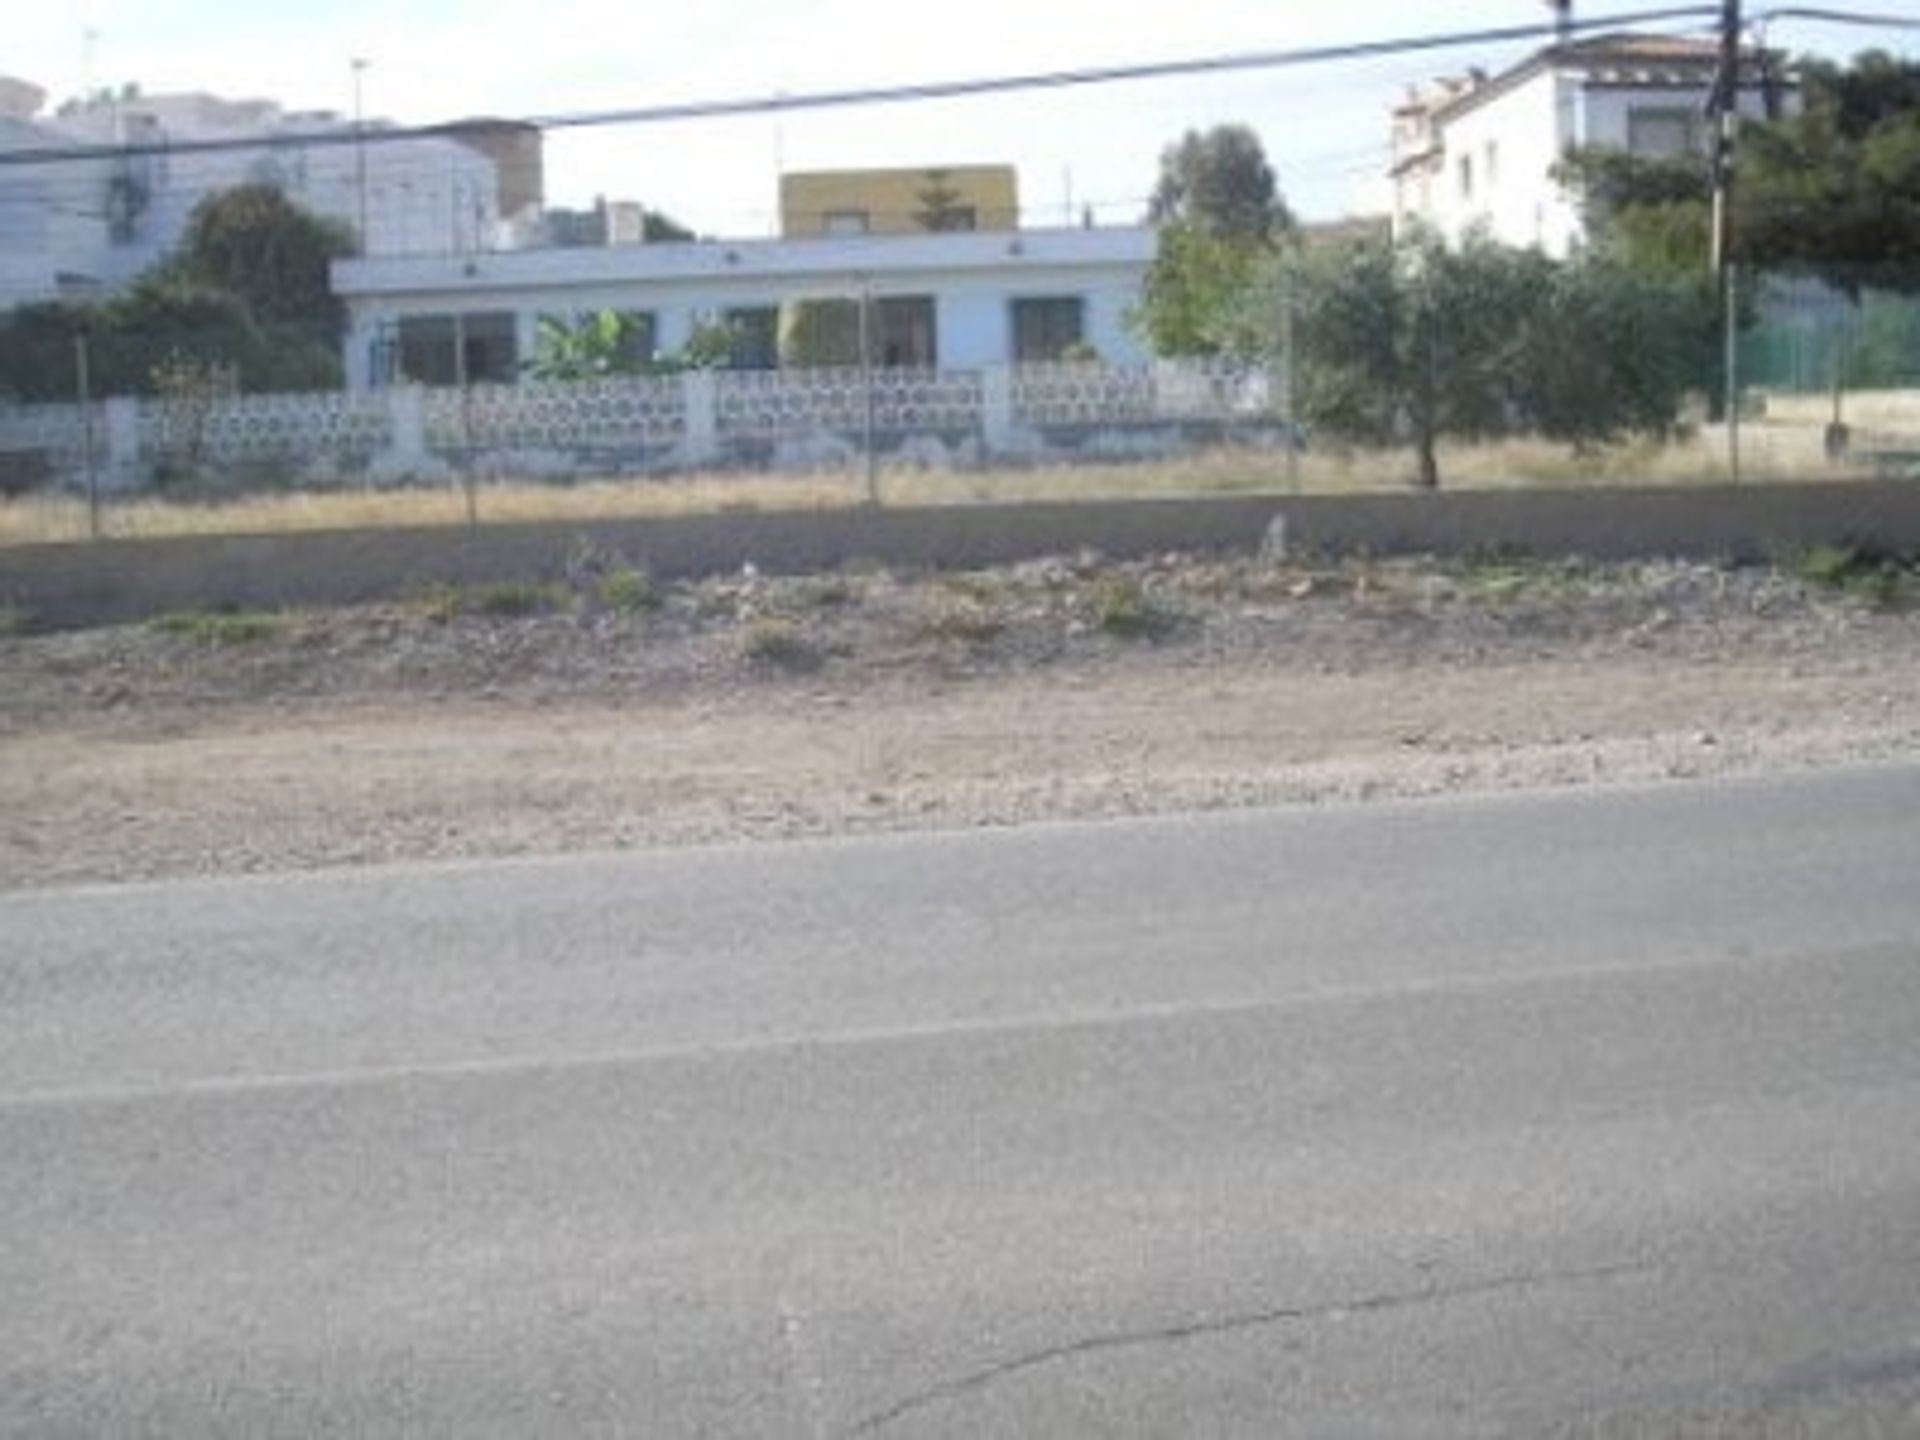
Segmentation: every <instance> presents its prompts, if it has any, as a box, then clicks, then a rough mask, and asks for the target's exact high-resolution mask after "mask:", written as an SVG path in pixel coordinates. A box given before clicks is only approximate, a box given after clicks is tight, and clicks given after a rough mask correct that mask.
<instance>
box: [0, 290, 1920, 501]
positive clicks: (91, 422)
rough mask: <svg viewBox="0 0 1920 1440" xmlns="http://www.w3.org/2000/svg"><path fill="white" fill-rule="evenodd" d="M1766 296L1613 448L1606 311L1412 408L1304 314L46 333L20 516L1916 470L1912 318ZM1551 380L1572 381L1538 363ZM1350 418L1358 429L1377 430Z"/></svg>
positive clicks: (1453, 380)
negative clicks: (1088, 338) (361, 331)
mask: <svg viewBox="0 0 1920 1440" xmlns="http://www.w3.org/2000/svg"><path fill="white" fill-rule="evenodd" d="M1744 294H1745V299H1744V300H1743V302H1742V306H1741V313H1740V314H1739V316H1738V317H1737V319H1738V322H1739V324H1738V328H1737V329H1736V332H1735V336H1736V341H1737V343H1736V345H1735V346H1734V347H1733V348H1734V360H1735V363H1736V365H1737V375H1736V380H1737V387H1738V403H1737V404H1736V405H1735V406H1734V407H1732V409H1731V410H1730V411H1725V412H1723V411H1722V410H1721V408H1720V407H1719V406H1718V405H1717V404H1716V401H1717V398H1718V395H1719V391H1720V387H1721V385H1722V383H1723V376H1722V374H1721V373H1720V365H1721V364H1722V355H1723V351H1722V347H1721V346H1720V345H1718V344H1717V343H1707V344H1703V345H1700V346H1698V347H1696V348H1697V352H1698V353H1697V355H1696V357H1695V359H1694V360H1691V361H1688V362H1687V363H1688V364H1690V365H1692V366H1693V369H1691V370H1689V371H1688V372H1686V373H1684V374H1682V375H1680V376H1679V377H1678V379H1677V380H1676V379H1675V378H1674V377H1673V376H1671V375H1666V376H1664V377H1660V379H1661V383H1662V384H1665V385H1668V386H1669V387H1677V389H1676V393H1675V394H1674V395H1673V396H1672V397H1671V400H1672V403H1671V414H1670V423H1665V422H1662V423H1658V424H1651V423H1649V424H1647V425H1644V426H1641V427H1640V428H1638V429H1636V428H1635V426H1636V424H1638V423H1639V422H1634V423H1629V424H1627V425H1625V426H1624V427H1623V428H1622V430H1621V432H1620V433H1619V435H1618V436H1617V437H1614V438H1615V440H1616V441H1617V442H1618V443H1606V442H1604V441H1603V442H1600V443H1596V442H1595V440H1594V438H1593V437H1592V436H1590V435H1585V434H1582V435H1579V436H1577V437H1574V438H1571V439H1570V438H1569V434H1568V432H1567V431H1566V429H1565V428H1564V427H1561V428H1557V429H1556V427H1555V425H1554V424H1553V423H1552V421H1553V416H1552V415H1551V414H1548V413H1546V410H1545V409H1544V408H1540V409H1539V413H1536V408H1539V407H1551V406H1552V405H1556V404H1564V403H1569V394H1571V403H1585V402H1586V401H1587V400H1588V399H1590V398H1591V397H1590V396H1588V395H1586V394H1584V393H1582V386H1584V385H1588V384H1589V383H1590V384H1591V386H1593V387H1598V386H1600V385H1603V384H1604V385H1611V386H1615V387H1618V386H1621V385H1623V384H1624V385H1627V386H1629V387H1632V386H1636V385H1641V384H1642V383H1643V382H1645V383H1646V384H1651V383H1652V381H1651V380H1650V379H1649V377H1648V376H1646V375H1642V374H1640V367H1641V363H1642V362H1641V359H1640V357H1639V356H1638V354H1637V353H1636V351H1635V349H1634V347H1633V345H1632V344H1630V343H1625V344H1623V343H1620V342H1619V341H1618V340H1617V339H1616V340H1608V339H1606V338H1605V337H1604V336H1603V335H1601V334H1600V333H1599V332H1597V331H1596V330H1594V329H1593V328H1592V327H1593V325H1594V320H1593V317H1592V316H1588V317H1586V319H1585V320H1582V319H1581V318H1580V317H1579V316H1571V317H1569V319H1568V321H1567V325H1568V328H1567V329H1566V331H1565V332H1564V333H1555V334H1552V335H1549V336H1548V337H1547V339H1546V343H1545V344H1544V346H1542V345H1539V344H1537V343H1536V346H1535V350H1534V351H1533V352H1532V353H1533V356H1534V358H1533V360H1532V361H1525V359H1524V357H1522V359H1523V363H1524V365H1525V366H1530V367H1531V368H1530V370H1529V371H1528V373H1524V374H1519V375H1516V374H1514V373H1511V372H1512V371H1513V369H1514V366H1515V363H1516V362H1514V361H1513V360H1512V358H1511V357H1506V358H1505V359H1503V361H1502V363H1503V364H1505V365H1506V366H1507V367H1508V372H1509V373H1507V374H1505V375H1504V376H1502V377H1498V378H1496V377H1492V376H1490V375H1489V376H1483V375H1481V374H1480V373H1479V371H1478V369H1477V368H1476V367H1478V366H1479V365H1481V364H1482V363H1483V360H1484V356H1483V355H1480V356H1476V355H1475V354H1469V353H1468V352H1467V351H1466V350H1465V349H1463V348H1461V347H1459V346H1457V345H1455V344H1454V341H1455V339H1456V338H1457V336H1456V335H1454V334H1452V333H1450V332H1449V331H1448V330H1447V329H1446V328H1445V326H1446V325H1447V324H1448V323H1453V324H1457V325H1461V326H1466V325H1468V324H1469V319H1470V317H1460V316H1456V317H1453V319H1452V320H1451V321H1449V320H1448V317H1446V316H1440V317H1437V319H1436V321H1435V326H1436V328H1434V329H1433V330H1432V331H1431V332H1430V333H1427V334H1425V335H1424V338H1423V339H1422V341H1421V343H1422V344H1423V345H1424V346H1425V347H1426V349H1425V350H1424V351H1423V352H1422V353H1421V354H1420V355H1419V356H1416V357H1412V358H1415V359H1418V360H1419V361H1420V364H1416V365H1412V366H1411V367H1409V366H1408V365H1407V364H1404V363H1403V364H1401V365H1400V366H1399V371H1400V372H1401V373H1400V375H1399V379H1400V381H1401V382H1402V388H1401V389H1400V390H1399V391H1394V390H1390V389H1383V388H1380V385H1379V384H1377V383H1376V382H1375V380H1374V379H1373V378H1371V377H1369V376H1360V377H1358V378H1356V377H1355V375H1354V374H1351V373H1348V372H1347V371H1345V370H1343V369H1342V368H1341V367H1340V365H1339V364H1336V363H1333V362H1332V361H1330V360H1329V358H1328V356H1327V355H1325V354H1323V353H1320V351H1318V350H1316V349H1315V348H1314V345H1315V343H1316V341H1315V334H1314V332H1313V330H1312V329H1311V327H1309V328H1308V330H1307V331H1306V332H1305V333H1304V334H1302V336H1301V337H1300V339H1299V341H1298V349H1297V352H1296V335H1295V329H1296V327H1295V325H1294V323H1293V309H1289V310H1288V311H1287V313H1286V314H1285V315H1283V316H1281V317H1279V318H1277V319H1275V320H1274V322H1273V324H1272V325H1271V326H1270V327H1269V329H1270V330H1271V337H1270V338H1271V341H1272V343H1271V344H1270V345H1268V346H1267V347H1266V348H1265V349H1264V350H1261V351H1259V352H1258V353H1257V354H1254V355H1252V356H1251V358H1246V359H1238V360H1236V359H1226V358H1221V357H1212V358H1190V359H1182V360H1159V361H1143V362H1139V363H1117V362H1113V361H1101V360H1098V359H1092V358H1089V359H1084V360H1072V361H1053V362H1044V363H1025V364H1021V363H1009V364H1002V365H987V366H968V367H938V366H932V365H884V364H879V363H872V362H870V363H868V364H866V365H863V366H861V365H855V366H848V365H825V366H789V367H786V368H778V367H777V366H776V367H772V368H764V367H763V368H729V367H728V365H727V364H726V363H725V361H724V360H723V361H722V362H721V363H719V364H718V365H716V366H715V367H714V368H683V369H676V370H672V371H671V372H670V373H643V374H632V375H613V376H601V377H597V378H585V379H577V380H558V379H535V378H533V376H532V374H531V373H530V371H529V370H528V368H527V365H526V362H525V361H524V360H519V359H514V358H513V357H509V359H513V363H512V364H511V365H509V366H508V367H507V371H506V373H507V375H508V378H507V379H505V380H486V381H476V380H473V379H471V378H467V379H466V381H465V383H454V384H440V385H431V384H419V383H396V384H391V385H386V386H383V387H381V388H347V387H346V386H345V385H344V383H343V378H342V376H343V372H342V370H341V367H340V365H339V363H338V358H337V353H338V352H337V346H338V344H339V342H338V341H337V340H330V339H329V337H326V336H324V335H322V334H320V333H318V332H317V331H315V330H313V329H311V328H298V327H289V328H286V329H285V330H284V331H283V332H274V331H271V330H261V329H259V328H257V327H256V328H255V329H253V330H250V331H248V332H247V333H246V334H245V335H244V336H242V337H240V338H241V340H242V341H243V342H244V346H250V347H253V348H252V349H247V348H243V347H242V346H239V345H236V339H235V334H234V332H233V331H232V330H231V329H229V328H227V327H224V326H210V327H204V328H201V329H194V328H192V327H179V326H176V327H174V328H172V329H170V330H167V331H165V332H161V331H158V330H156V331H153V332H151V333H149V332H144V331H138V330H136V331H135V332H133V333H130V334H115V335H102V334H98V333H93V334H89V333H85V332H82V333H77V334H76V333H69V334H58V333H54V332H52V331H49V332H47V333H34V334H29V335H28V336H27V337H26V339H25V343H20V344H14V343H9V344H7V345H6V346H5V347H3V348H4V351H5V353H4V355H0V374H4V375H5V376H8V377H12V380H11V385H10V388H11V389H12V390H13V392H14V396H15V398H12V399H0V497H4V501H5V502H22V501H27V500H35V501H39V502H48V501H64V502H65V503H67V504H69V505H76V504H83V505H84V511H85V515H86V524H85V527H84V529H83V530H82V531H81V533H95V534H112V533H116V530H117V529H119V528H123V527H119V526H117V525H116V521H115V514H116V512H118V511H126V510H129V509H131V508H133V507H138V506H146V507H151V506H153V505H155V504H160V505H172V506H176V507H186V506H190V505H198V506H206V505H208V504H209V503H212V504H216V505H225V504H230V503H231V502H233V501H235V500H237V499H240V498H243V497H259V496H276V497H283V498H284V497H290V496H303V495H304V496H322V495H339V494H343V493H358V494H367V493H385V494H392V493H397V492H406V491H412V492H417V493H422V494H431V493H438V494H443V495H450V496H453V497H456V498H457V500H458V503H459V505H460V507H461V509H462V512H463V513H464V515H465V518H467V519H468V520H470V521H473V522H476V523H478V522H484V521H486V520H488V519H491V518H504V517H506V516H509V515H515V516H517V515H520V514H523V513H524V506H514V505H507V504H504V503H498V502H499V499H500V496H501V495H502V492H503V491H504V490H505V489H507V488H509V487H518V488H520V489H522V490H526V489H545V490H548V491H552V492H558V491H562V490H567V489H576V490H577V489H580V488H582V487H583V486H586V485H587V484H589V482H605V483H604V484H603V485H602V486H601V488H602V489H609V488H611V489H618V488H620V487H624V488H625V489H626V490H627V491H628V492H630V494H632V495H641V494H645V493H658V492H660V491H661V490H662V488H663V487H668V488H670V487H671V486H673V485H674V484H676V483H677V482H682V481H686V480H688V479H689V478H691V477H700V478H701V479H702V480H703V481H704V482H706V483H708V485H709V488H708V490H707V491H706V492H705V494H706V497H707V503H710V504H712V505H715V506H719V507H724V506H726V505H728V504H732V503H743V504H744V503H757V502H756V501H755V499H754V498H753V497H755V496H758V497H763V498H764V496H765V495H767V494H769V493H772V492H769V491H768V490H766V488H765V486H766V485H775V486H777V485H778V484H780V483H782V482H793V485H792V493H793V494H795V495H796V496H803V497H804V496H816V495H819V494H821V493H823V492H822V491H821V490H820V488H819V484H818V483H817V482H824V481H832V482H834V484H835V485H836V486H838V489H837V490H835V491H834V493H835V494H837V495H839V496H841V497H842V498H844V499H846V500H847V501H849V502H861V501H864V502H883V501H886V500H887V499H889V498H902V499H907V498H914V497H918V496H921V495H925V494H928V493H932V491H931V490H930V489H929V487H928V486H927V485H925V484H919V483H916V484H906V483H903V482H902V478H901V477H908V476H912V477H929V476H931V477H948V478H949V479H951V480H952V482H953V483H952V484H951V485H950V486H949V487H948V489H947V492H945V493H950V494H953V495H956V496H958V497H960V498H972V499H979V498H994V497H996V496H1000V495H1031V494H1034V493H1036V487H1035V485H1034V483H1033V482H1032V480H1031V477H1032V476H1033V475H1034V474H1035V473H1036V472H1045V473H1046V474H1048V475H1051V476H1053V477H1054V482H1055V486H1054V488H1055V491H1056V492H1058V493H1067V494H1075V493H1089V492H1088V490H1087V488H1086V487H1087V486H1089V485H1106V486H1109V487H1111V488H1117V489H1118V490H1119V491H1120V492H1122V493H1140V492H1150V491H1154V490H1157V489H1161V488H1189V489H1191V488H1195V487H1198V488H1206V487H1210V486H1227V487H1231V488H1235V489H1254V488H1272V489H1274V490H1283V491H1284V490H1294V489H1300V488H1307V489H1317V488H1387V487H1391V486H1401V485H1405V484H1406V483H1408V482H1409V481H1410V480H1412V479H1414V478H1416V472H1415V469H1414V467H1413V465H1412V464H1411V462H1410V460H1409V456H1410V453H1411V452H1412V451H1413V450H1414V448H1415V447H1416V446H1417V441H1418V437H1417V435H1416V433H1415V432H1416V430H1417V429H1418V426H1419V423H1420V416H1421V412H1420V410H1419V407H1420V406H1421V405H1422V404H1425V405H1427V407H1428V409H1427V412H1426V418H1427V420H1428V421H1429V422H1431V423H1432V425H1433V426H1434V427H1435V428H1436V429H1437V431H1438V434H1439V438H1440V441H1441V443H1442V444H1443V445H1444V446H1445V447H1446V448H1447V451H1448V453H1447V454H1446V455H1444V456H1443V457H1442V461H1443V463H1442V465H1441V472H1442V476H1443V483H1446V484H1452V485H1461V484H1465V485H1476V484H1478V485H1484V484H1501V485H1512V484H1527V483H1549V484H1553V483H1579V482H1582V481H1602V482H1634V481H1644V482H1650V483H1659V482H1662V481H1684V480H1694V481H1712V480H1725V479H1730V478H1737V479H1742V480H1761V479H1766V478H1800V479H1805V478H1817V477H1826V476H1841V475H1853V474H1860V475H1901V476H1904V475H1916V476H1920V300H1916V299H1914V298H1912V297H1903V296H1900V295H1896V294H1892V293H1888V292H1884V291H1879V290H1873V289H1869V288H1864V287H1863V288H1860V289H1858V290H1857V291H1849V290H1847V289H1843V288H1839V287H1835V286H1833V285H1829V284H1824V283H1821V282H1817V281H1813V280H1808V279H1805V278H1797V277H1793V276H1785V275H1777V276H1769V277H1765V278H1764V279H1762V280H1761V281H1760V282H1759V283H1757V284H1748V285H1747V286H1745V287H1744ZM1291 303H1292V306H1293V307H1294V308H1298V309H1301V310H1302V311H1303V313H1304V311H1305V310H1307V309H1310V308H1311V306H1310V305H1309V304H1308V301H1307V299H1306V298H1305V297H1300V296H1295V297H1293V299H1292V302H1291ZM1302 323H1303V324H1304V323H1305V322H1304V320H1303V321H1302ZM1472 323H1473V324H1475V325H1478V324H1479V323H1480V322H1479V321H1477V320H1474V321H1472ZM1583 327H1584V328H1583ZM10 333H11V332H10ZM1626 333H1628V334H1629V336H1630V335H1631V333H1632V332H1631V330H1629V331H1628V332H1626ZM1496 338H1497V337H1496ZM1320 339H1321V340H1324V337H1320ZM330 344H331V345H332V346H334V347H336V348H334V349H329V348H328V346H329V345H330ZM1348 348H1349V349H1350V350H1351V349H1352V348H1353V347H1351V346H1349V347H1348ZM289 354H291V355H292V357H293V358H291V359H290V358H289ZM316 354H318V355H320V356H322V357H323V358H325V359H327V360H329V361H330V362H331V368H330V372H329V375H328V378H330V379H331V381H332V383H331V384H330V385H327V386H302V387H297V388H295V387H283V386H278V385H274V384H272V383H271V382H272V380H273V379H274V377H276V376H277V375H279V374H282V373H286V371H287V370H288V369H289V368H293V367H296V366H298V365H306V366H309V367H311V366H314V365H316V363H317V362H316V361H315V360H314V356H315V355H316ZM1387 358H1389V359H1390V358H1391V357H1387ZM1401 358H1402V360H1406V359H1407V358H1408V357H1404V356H1403V357H1401ZM1603 362H1604V363H1603ZM1653 364H1654V362H1653V361H1652V360H1651V359H1648V360H1646V361H1645V366H1647V367H1651V366H1652V365H1653ZM1543 365H1546V366H1550V367H1551V368H1552V369H1553V370H1554V371H1555V374H1554V375H1552V376H1550V377H1548V376H1542V375H1540V374H1538V373H1533V372H1537V371H1538V370H1539V369H1540V368H1541V367H1542V366H1543ZM1423 366H1424V367H1425V379H1424V380H1423V378H1422V367H1423ZM263 380H264V381H266V382H267V383H264V384H263V383H262V381H263ZM1423 395H1424V399H1423ZM1356 397H1357V399H1356ZM1629 398H1633V397H1629ZM1636 403H1637V401H1636ZM1356 404H1357V405H1359V406H1360V407H1361V408H1362V409H1363V410H1364V411H1365V412H1366V413H1365V414H1364V415H1362V416H1360V417H1359V418H1360V419H1362V420H1364V421H1365V422H1366V424H1365V425H1364V426H1361V427H1359V428H1360V429H1362V430H1364V431H1365V433H1364V434H1361V435H1358V436H1357V438H1356V428H1355V425H1354V424H1353V423H1352V422H1353V421H1354V420H1355V416H1354V415H1352V414H1349V413H1347V412H1348V410H1349V409H1351V407H1353V406H1354V405H1356ZM1636 413H1644V414H1657V413H1658V406H1655V407H1654V409H1653V410H1650V411H1645V412H1636ZM1096 471H1098V472H1099V474H1098V475H1097V476H1096V475H1095V472H1096ZM1116 472H1125V473H1124V474H1123V475H1121V477H1120V478H1119V479H1117V480H1116V479H1115V478H1114V475H1115V473H1116ZM1076 476H1092V477H1094V478H1092V479H1088V480H1086V481H1084V482H1081V481H1077V480H1076V479H1075V477H1076ZM748 482H764V483H763V484H762V488H761V489H758V490H753V489H751V488H750V486H749V484H748ZM807 482H816V483H815V484H814V486H813V488H811V489H810V488H808V483H807ZM1076 486H1078V487H1079V488H1076ZM938 488H939V487H938V485H934V486H933V487H932V489H933V490H938ZM0 528H4V526H3V525H0ZM70 531H71V527H69V531H67V532H63V533H70Z"/></svg>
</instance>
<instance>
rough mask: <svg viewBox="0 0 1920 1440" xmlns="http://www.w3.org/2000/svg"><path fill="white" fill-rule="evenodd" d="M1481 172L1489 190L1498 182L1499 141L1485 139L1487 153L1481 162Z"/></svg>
mask: <svg viewBox="0 0 1920 1440" xmlns="http://www.w3.org/2000/svg"><path fill="white" fill-rule="evenodd" d="M1480 169H1481V173H1482V174H1483V175H1484V176H1485V177H1486V186H1487V189H1489V190H1491V189H1493V187H1494V186H1496V185H1498V184H1499V183H1500V142H1499V141H1498V140H1489V141H1487V153H1486V156H1485V158H1484V159H1483V161H1482V162H1481V166H1480Z"/></svg>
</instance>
